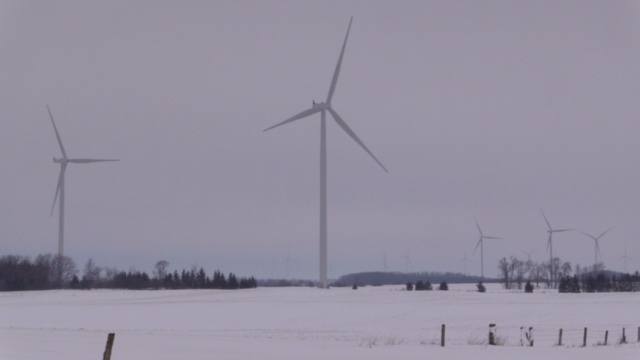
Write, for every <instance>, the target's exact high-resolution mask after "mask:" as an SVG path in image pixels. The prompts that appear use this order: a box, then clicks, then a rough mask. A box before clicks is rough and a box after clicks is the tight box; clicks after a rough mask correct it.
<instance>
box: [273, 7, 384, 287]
mask: <svg viewBox="0 0 640 360" xmlns="http://www.w3.org/2000/svg"><path fill="white" fill-rule="evenodd" d="M352 22H353V17H352V18H351V20H350V21H349V27H348V28H347V35H346V36H345V38H344V43H343V44H342V50H341V51H340V57H339V58H338V63H337V65H336V69H335V71H334V73H333V78H332V80H331V86H330V87H329V94H328V96H327V101H326V102H321V103H316V102H315V101H314V102H313V105H312V106H311V108H310V109H307V110H305V111H303V112H301V113H299V114H297V115H294V116H292V117H290V118H288V119H286V120H284V121H282V122H280V123H278V124H276V125H273V126H271V127H269V128H267V129H265V130H264V131H268V130H271V129H273V128H275V127H278V126H281V125H284V124H288V123H290V122H293V121H296V120H299V119H302V118H305V117H307V116H309V115H313V114H315V113H320V287H321V288H327V138H326V113H327V112H329V113H330V114H331V116H332V117H333V119H334V120H335V122H336V123H337V124H338V125H339V126H340V127H341V128H342V130H344V131H345V132H346V133H347V134H348V135H349V136H350V137H351V138H352V139H353V140H354V141H355V142H356V143H358V144H359V145H360V146H361V147H362V148H363V149H364V150H365V151H366V152H367V153H368V154H369V155H370V156H371V157H372V158H373V160H375V161H376V162H377V163H378V164H379V165H380V166H381V167H382V169H384V171H387V169H386V168H385V167H384V165H382V163H381V162H380V161H379V160H378V159H377V158H376V157H375V156H374V155H373V153H372V152H371V151H370V150H369V149H368V148H367V147H366V146H365V144H364V143H363V142H362V141H361V140H360V138H358V136H357V135H356V133H355V132H353V130H351V128H350V127H349V126H348V125H347V123H346V122H344V120H343V119H342V118H341V117H340V115H338V113H337V112H336V111H335V110H333V107H332V106H331V100H332V98H333V93H334V91H335V89H336V84H337V83H338V75H339V74H340V67H341V66H342V58H343V56H344V50H345V48H346V46H347V39H348V38H349V31H350V30H351V23H352ZM387 172H388V171H387Z"/></svg>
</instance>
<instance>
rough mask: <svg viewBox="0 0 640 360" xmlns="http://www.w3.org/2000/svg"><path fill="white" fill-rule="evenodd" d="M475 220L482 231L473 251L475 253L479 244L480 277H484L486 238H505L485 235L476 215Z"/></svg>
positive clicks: (479, 230)
mask: <svg viewBox="0 0 640 360" xmlns="http://www.w3.org/2000/svg"><path fill="white" fill-rule="evenodd" d="M473 220H475V222H476V226H477V227H478V232H479V233H480V239H479V240H478V243H477V244H476V248H475V249H473V253H474V254H475V253H476V251H477V250H478V246H479V247H480V277H482V278H484V239H490V240H504V239H503V238H499V237H493V236H484V234H483V233H482V229H480V224H478V220H477V219H476V218H475V217H474V218H473Z"/></svg>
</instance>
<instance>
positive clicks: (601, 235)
mask: <svg viewBox="0 0 640 360" xmlns="http://www.w3.org/2000/svg"><path fill="white" fill-rule="evenodd" d="M612 228H613V226H610V227H609V228H608V229H607V230H605V231H604V232H603V233H602V234H600V236H598V237H597V238H598V239H600V238H601V237H603V236H604V234H606V233H608V232H609V230H611V229H612Z"/></svg>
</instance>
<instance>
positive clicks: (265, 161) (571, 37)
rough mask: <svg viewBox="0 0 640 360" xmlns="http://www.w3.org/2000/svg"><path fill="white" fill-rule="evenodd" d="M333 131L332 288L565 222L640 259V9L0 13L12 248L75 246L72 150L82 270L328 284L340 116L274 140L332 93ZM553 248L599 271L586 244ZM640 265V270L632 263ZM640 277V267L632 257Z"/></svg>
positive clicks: (188, 8)
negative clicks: (322, 207)
mask: <svg viewBox="0 0 640 360" xmlns="http://www.w3.org/2000/svg"><path fill="white" fill-rule="evenodd" d="M351 16H353V17H354V22H353V26H352V29H351V33H350V35H349V43H348V45H347V49H346V52H345V56H344V60H343V65H342V71H341V74H340V80H339V82H338V85H337V88H336V93H335V97H334V100H333V104H334V106H335V107H336V108H337V109H339V113H340V115H341V116H342V117H343V118H344V119H345V121H346V122H348V123H349V125H350V126H351V127H352V128H353V130H354V131H355V132H356V133H357V134H358V136H359V137H360V138H361V139H362V140H363V141H364V143H365V144H367V146H368V147H369V148H370V149H371V151H372V152H373V153H374V154H375V155H376V157H377V158H379V159H380V161H381V162H382V163H383V164H385V166H386V167H387V168H388V169H389V171H390V173H389V174H386V173H384V172H382V171H380V168H379V166H378V165H377V164H376V163H375V162H374V161H372V160H371V159H370V158H369V156H368V155H367V154H366V153H365V152H364V151H362V149H361V148H360V147H359V146H358V145H357V144H355V143H354V142H353V141H352V140H351V139H350V138H349V136H348V135H346V134H344V132H342V130H341V129H340V128H339V127H338V126H337V125H336V124H335V123H333V122H329V124H328V127H327V131H328V134H327V136H328V167H329V179H328V182H329V184H328V187H329V188H328V194H329V200H328V208H329V209H328V211H329V275H330V277H336V276H339V275H341V274H343V273H345V272H352V271H361V270H381V269H382V267H383V253H384V252H386V254H387V262H388V267H389V269H390V270H398V271H402V270H404V260H403V259H402V256H403V255H405V254H406V252H407V251H409V250H410V251H411V260H412V264H411V269H412V270H441V271H462V268H463V264H462V262H461V259H462V258H463V256H464V252H465V250H466V251H467V253H468V257H469V258H471V260H472V263H470V264H468V269H469V270H470V271H471V272H473V273H479V272H480V259H479V256H478V254H476V255H474V256H471V252H472V251H473V247H474V246H475V242H476V241H477V229H476V225H475V223H474V220H473V217H474V216H476V217H477V218H478V221H479V222H480V223H481V224H482V229H483V231H484V232H486V233H487V234H497V235H499V236H501V237H505V238H506V240H495V241H487V242H486V244H485V273H486V274H487V275H492V274H495V273H496V264H497V261H498V259H499V258H501V257H503V256H509V255H517V256H520V257H521V258H523V257H524V256H525V255H523V254H522V252H521V251H520V249H524V250H527V251H529V250H531V249H533V248H535V247H539V248H540V250H538V251H537V252H535V253H534V254H533V255H532V257H533V259H534V260H545V259H546V257H545V256H544V253H543V252H544V246H545V245H546V240H547V234H546V224H545V222H544V219H543V218H542V216H541V215H540V209H541V208H542V209H543V210H544V211H545V214H546V215H547V217H548V218H549V221H550V222H551V223H552V224H553V225H554V226H558V227H570V228H576V229H579V230H582V231H584V232H587V233H590V234H600V233H602V232H603V231H604V230H606V229H607V228H608V227H609V226H613V229H612V230H611V231H610V232H609V233H607V235H606V236H604V237H603V238H602V239H601V240H600V248H601V250H602V256H603V260H604V261H605V263H606V265H607V266H608V267H609V268H613V269H620V270H621V269H622V263H621V262H616V260H617V259H618V258H619V257H621V256H623V255H624V246H625V244H628V255H629V256H631V257H634V258H636V259H639V258H640V245H638V239H639V238H640V224H638V221H637V219H639V218H640V216H639V215H640V214H639V211H638V205H639V203H640V202H639V201H638V200H639V196H638V195H639V192H638V185H637V179H638V178H639V175H640V169H639V166H638V161H637V155H636V154H638V153H639V150H640V144H639V142H638V139H639V138H640V125H638V117H639V116H640V102H638V95H639V94H640V91H639V90H640V71H639V70H640V61H639V60H640V45H639V44H638V41H637V39H638V38H640V36H639V35H640V5H638V4H637V3H636V2H631V1H613V2H599V1H581V2H577V1H566V2H503V1H483V2H472V1H456V2H436V1H430V2H423V1H406V2H400V3H397V2H393V3H392V2H366V1H353V2H342V1H328V2H311V1H274V2H249V1H233V2H232V1H215V2H168V1H167V2H165V1H160V2H158V1H136V2H129V1H113V2H71V1H61V2H57V1H56V2H18V1H3V2H0V53H1V54H2V55H1V56H0V66H1V68H2V72H3V75H2V80H1V82H0V95H1V97H0V98H1V100H0V143H1V144H2V149H3V151H2V152H1V153H0V163H1V164H2V166H3V173H2V176H1V177H0V191H1V193H2V202H0V243H1V244H2V253H3V254H7V253H13V254H23V255H31V256H33V255H36V254H39V253H46V252H51V253H54V252H55V251H56V249H57V218H56V217H57V214H56V213H54V216H53V217H49V210H50V209H51V203H52V200H53V195H54V192H55V186H56V181H57V177H58V172H59V167H58V166H57V165H56V164H53V163H52V160H51V159H52V157H53V156H56V157H59V156H60V153H59V151H60V150H59V148H58V145H57V141H56V138H55V134H54V132H53V128H52V126H51V124H50V121H49V119H48V114H47V110H46V105H47V104H48V105H49V106H50V107H51V110H52V112H53V114H54V116H55V118H56V123H57V126H58V129H59V131H60V135H61V137H62V139H63V141H64V144H65V148H66V151H67V153H68V155H69V156H70V157H73V156H82V157H98V158H118V159H121V161H120V162H118V163H109V164H99V165H95V166H94V165H91V164H90V165H86V166H81V167H70V168H69V169H68V171H67V175H66V186H67V187H66V191H67V194H66V196H67V198H66V250H67V251H66V253H67V254H68V255H70V256H72V257H73V258H74V259H76V261H78V262H79V263H80V265H82V264H83V263H84V261H85V260H86V259H87V258H89V257H91V258H93V259H94V260H95V261H96V262H97V263H98V264H99V265H109V266H117V267H120V268H124V269H126V268H128V266H130V265H135V266H136V267H138V268H139V269H142V270H149V269H151V267H152V266H153V264H154V263H155V262H156V261H157V260H160V259H166V260H169V261H170V262H171V268H172V269H175V268H178V269H179V268H182V267H190V266H191V265H193V264H197V265H199V266H204V267H205V268H206V269H208V270H213V269H215V268H220V269H221V270H223V271H234V272H236V273H239V274H241V275H258V276H285V272H286V262H285V258H286V257H287V254H288V253H289V252H290V253H291V258H292V259H293V260H294V261H295V262H292V263H291V275H292V276H297V277H305V278H312V279H315V278H317V272H318V270H317V268H318V212H319V194H318V171H319V168H318V161H319V159H318V147H319V124H318V121H317V119H312V118H309V119H305V120H301V121H298V122H296V123H294V124H290V125H287V126H284V127H282V128H279V129H278V131H271V132H268V133H263V132H262V130H263V129H264V128H266V127H268V126H271V125H273V124H275V123H277V122H279V121H282V120H284V119H285V118H287V117H289V116H291V115H293V114H294V113H296V112H297V111H300V110H301V109H305V108H307V107H309V106H310V105H311V102H312V100H314V99H315V100H316V101H322V100H323V99H325V98H326V94H327V89H328V87H329V84H330V79H331V75H332V73H333V69H334V67H335V63H336V60H337V57H338V55H339V51H340V47H341V46H342V41H343V39H344V33H345V30H346V26H347V24H348V21H349V18H350V17H351ZM554 254H557V255H558V256H560V257H561V258H563V259H566V260H569V261H571V262H573V263H580V264H583V265H589V264H591V262H592V261H593V256H594V253H593V241H592V240H591V239H589V238H588V237H586V236H585V235H583V234H581V233H580V232H578V231H576V232H571V233H563V234H558V236H557V237H556V236H554ZM630 265H631V264H630ZM633 265H634V267H637V265H635V264H633Z"/></svg>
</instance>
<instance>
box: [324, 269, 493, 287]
mask: <svg viewBox="0 0 640 360" xmlns="http://www.w3.org/2000/svg"><path fill="white" fill-rule="evenodd" d="M419 281H422V282H425V283H426V282H431V283H433V284H438V283H442V282H446V283H449V284H463V283H477V282H479V281H483V282H485V283H497V282H499V280H498V279H483V278H481V277H479V276H469V275H464V274H459V273H452V272H444V273H443V272H437V271H432V272H428V271H427V272H416V273H402V272H383V271H371V272H361V273H354V274H347V275H343V276H341V277H340V278H339V279H338V280H336V281H334V282H333V283H332V284H331V285H332V286H353V285H357V286H367V285H369V286H371V285H372V286H380V285H405V284H407V283H417V282H419Z"/></svg>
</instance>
